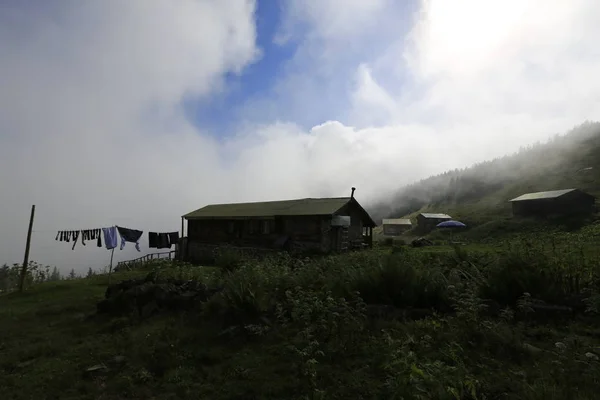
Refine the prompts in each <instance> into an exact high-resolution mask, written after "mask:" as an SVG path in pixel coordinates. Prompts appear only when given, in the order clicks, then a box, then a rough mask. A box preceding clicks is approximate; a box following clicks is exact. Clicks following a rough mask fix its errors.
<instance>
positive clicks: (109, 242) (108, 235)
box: [102, 226, 117, 250]
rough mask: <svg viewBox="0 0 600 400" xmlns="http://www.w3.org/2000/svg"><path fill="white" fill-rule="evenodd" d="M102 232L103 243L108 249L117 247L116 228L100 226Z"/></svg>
mask: <svg viewBox="0 0 600 400" xmlns="http://www.w3.org/2000/svg"><path fill="white" fill-rule="evenodd" d="M102 232H103V233H104V245H105V246H106V248H107V249H108V250H110V249H114V248H115V247H117V228H116V227H115V226H111V227H110V228H102Z"/></svg>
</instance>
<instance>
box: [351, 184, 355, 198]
mask: <svg viewBox="0 0 600 400" xmlns="http://www.w3.org/2000/svg"><path fill="white" fill-rule="evenodd" d="M355 190H356V188H355V187H353V188H352V193H350V198H351V199H353V198H354V191H355Z"/></svg>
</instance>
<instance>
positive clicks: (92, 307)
mask: <svg viewBox="0 0 600 400" xmlns="http://www.w3.org/2000/svg"><path fill="white" fill-rule="evenodd" d="M565 235H567V234H566V233H564V234H563V236H561V238H562V239H561V240H567V238H568V239H569V240H571V246H570V247H569V246H559V247H555V248H554V249H549V248H548V244H547V240H545V239H542V238H540V237H538V236H530V237H529V239H530V242H531V243H529V244H527V243H526V242H524V241H523V240H519V241H518V242H517V243H504V244H498V243H496V244H476V245H467V246H459V247H456V248H454V247H449V246H438V247H431V248H420V249H412V248H409V247H407V246H393V247H379V248H376V249H374V250H372V251H363V252H356V253H351V254H346V255H340V256H335V257H327V258H322V259H312V260H309V259H305V260H293V259H290V258H289V257H286V256H283V255H282V256H278V257H276V258H272V259H268V260H263V261H261V262H253V261H242V260H229V261H228V262H227V263H226V265H225V267H226V268H225V267H220V268H219V267H192V266H189V265H174V264H167V263H161V264H155V265H150V266H148V267H146V268H145V269H144V270H138V271H132V272H126V273H125V272H120V273H117V274H114V275H113V277H112V279H113V282H118V281H122V280H125V279H131V278H136V277H144V276H146V275H147V274H148V273H149V272H152V271H153V273H157V272H158V274H159V275H160V276H161V279H167V278H168V277H174V278H178V279H184V280H188V279H194V280H201V281H202V282H204V283H205V284H206V285H207V286H210V287H219V288H220V289H221V290H220V291H219V292H218V293H217V294H215V295H213V296H212V297H210V298H209V299H208V300H207V301H205V302H203V303H201V304H199V305H198V307H196V308H193V309H190V310H186V311H179V312H162V313H160V314H156V315H153V316H150V317H146V318H142V317H141V316H140V315H137V314H135V313H130V314H126V315H121V316H110V315H102V314H97V313H96V303H97V302H98V301H99V300H101V299H102V298H103V297H104V292H105V290H106V287H107V276H105V275H97V276H94V277H91V278H89V279H73V280H64V281H58V282H47V283H41V284H37V285H32V286H30V287H29V288H28V290H27V291H26V292H25V293H24V294H19V293H10V294H6V295H2V296H0V327H1V329H0V387H2V388H3V392H2V398H6V399H32V398H39V399H126V398H127V399H132V398H133V399H188V398H189V399H198V398H201V399H204V398H206V399H349V398H352V399H382V398H383V399H387V398H390V399H391V398H398V399H400V398H402V399H546V400H549V399H592V398H596V397H597V392H598V390H600V378H599V377H600V361H598V357H599V356H600V325H599V322H600V317H598V316H597V315H598V314H597V313H598V308H599V305H600V301H599V299H600V296H598V294H597V293H598V292H599V289H600V283H599V282H598V280H597V270H598V266H599V265H600V263H599V260H598V258H597V257H594V256H592V255H591V253H587V252H583V253H582V252H577V251H572V248H576V247H577V246H579V243H577V242H576V240H575V239H574V238H573V237H569V236H565ZM585 237H588V238H589V236H588V235H587V234H586V235H585ZM519 243H520V244H519ZM589 243H591V242H589V241H588V244H589ZM574 282H575V283H576V284H574ZM582 295H585V298H586V300H585V302H584V304H585V309H578V308H577V307H575V306H573V307H574V310H575V311H573V312H560V313H558V314H556V313H547V312H543V311H540V310H539V309H538V308H536V306H535V305H536V304H538V302H539V300H537V299H541V300H544V301H546V303H547V304H558V305H560V304H563V305H564V304H572V301H573V300H572V299H573V298H574V297H577V296H579V297H581V296H582ZM563 311H564V310H563ZM555 314H556V315H555Z"/></svg>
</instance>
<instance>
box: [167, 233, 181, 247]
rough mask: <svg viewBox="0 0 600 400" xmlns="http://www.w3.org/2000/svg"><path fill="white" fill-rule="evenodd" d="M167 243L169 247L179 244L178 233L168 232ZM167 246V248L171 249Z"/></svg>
mask: <svg viewBox="0 0 600 400" xmlns="http://www.w3.org/2000/svg"><path fill="white" fill-rule="evenodd" d="M168 235H169V243H170V244H171V246H173V245H177V243H179V232H170V233H169V234H168ZM171 246H169V247H171Z"/></svg>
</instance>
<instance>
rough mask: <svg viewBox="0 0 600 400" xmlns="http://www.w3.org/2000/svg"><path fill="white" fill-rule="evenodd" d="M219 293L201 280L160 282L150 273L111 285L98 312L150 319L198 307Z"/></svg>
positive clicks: (162, 280)
mask: <svg viewBox="0 0 600 400" xmlns="http://www.w3.org/2000/svg"><path fill="white" fill-rule="evenodd" d="M219 290H220V289H219V288H209V287H208V286H206V285H205V284H204V283H202V282H199V281H193V280H191V281H184V280H177V279H161V280H159V279H157V277H156V275H155V274H154V273H150V274H149V275H148V276H147V277H146V278H144V279H130V280H126V281H122V282H119V283H117V284H114V285H110V286H109V287H108V288H107V289H106V293H105V296H104V297H105V298H104V299H103V300H101V301H100V302H98V304H97V305H96V309H97V312H98V313H99V314H102V313H107V314H113V315H122V314H128V313H138V314H139V315H140V316H142V317H148V316H150V315H152V314H154V313H156V312H159V311H161V310H167V309H168V310H184V309H190V308H193V307H196V306H198V305H199V304H200V303H202V302H204V301H206V300H208V298H209V297H211V296H212V295H213V294H215V293H217V292H218V291H219Z"/></svg>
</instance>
